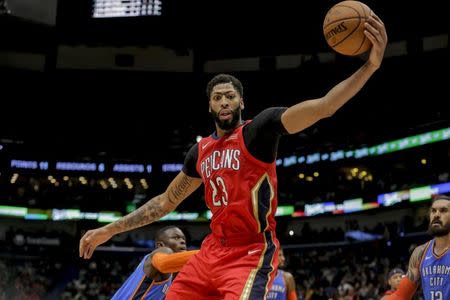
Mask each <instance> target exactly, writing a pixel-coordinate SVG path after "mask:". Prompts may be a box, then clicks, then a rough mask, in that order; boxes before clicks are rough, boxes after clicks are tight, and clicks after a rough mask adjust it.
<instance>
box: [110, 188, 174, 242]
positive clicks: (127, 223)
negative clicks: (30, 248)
mask: <svg viewBox="0 0 450 300" xmlns="http://www.w3.org/2000/svg"><path fill="white" fill-rule="evenodd" d="M175 207H176V206H175V205H173V204H171V203H170V201H169V198H168V196H167V192H165V193H163V194H161V195H158V196H156V197H154V198H152V199H150V200H149V201H147V203H145V204H144V205H142V206H141V207H139V208H138V209H137V210H135V211H133V212H131V213H129V214H128V215H126V216H124V217H122V218H120V219H119V220H117V221H115V222H113V223H111V224H108V225H107V226H105V228H106V229H107V230H108V231H109V232H110V233H111V235H115V234H118V233H121V232H124V231H129V230H132V229H134V228H138V227H142V226H145V225H148V224H150V223H153V222H155V221H157V220H159V219H161V218H162V217H164V216H165V215H167V214H168V213H170V212H171V211H173V210H174V209H175Z"/></svg>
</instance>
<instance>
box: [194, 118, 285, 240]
mask: <svg viewBox="0 0 450 300" xmlns="http://www.w3.org/2000/svg"><path fill="white" fill-rule="evenodd" d="M248 122H249V121H247V123H248ZM243 128H244V125H241V126H239V127H238V128H236V129H235V130H234V131H233V132H231V133H228V134H226V135H224V136H223V137H221V138H219V137H218V136H216V135H215V134H213V135H211V136H209V137H206V138H203V139H202V140H200V142H199V143H198V160H197V166H196V167H197V171H198V173H199V174H200V175H201V177H202V179H203V183H204V185H205V201H206V204H207V205H208V207H209V209H210V210H211V212H212V219H211V225H210V226H211V229H212V232H213V233H214V235H215V236H216V237H219V238H222V237H224V238H226V237H233V236H240V235H242V234H244V235H245V234H255V233H260V232H267V231H275V211H276V207H277V195H276V190H277V179H276V164H275V162H273V163H264V162H262V161H259V160H258V159H256V158H255V157H253V156H252V155H251V154H250V153H249V152H248V150H247V148H246V146H245V143H244V138H243V134H242V129H243Z"/></svg>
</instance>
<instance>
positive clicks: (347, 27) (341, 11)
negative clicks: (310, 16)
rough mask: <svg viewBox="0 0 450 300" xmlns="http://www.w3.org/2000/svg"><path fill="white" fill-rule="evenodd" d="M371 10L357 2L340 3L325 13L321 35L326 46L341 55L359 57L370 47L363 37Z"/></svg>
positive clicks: (366, 39)
mask: <svg viewBox="0 0 450 300" xmlns="http://www.w3.org/2000/svg"><path fill="white" fill-rule="evenodd" d="M370 12H371V9H370V8H369V7H368V6H367V5H366V4H364V3H362V2H359V1H342V2H339V3H337V4H336V5H334V6H333V7H332V8H330V10H329V11H328V12H327V14H326V16H325V19H324V22H323V34H324V35H325V39H326V41H327V43H328V45H329V46H330V47H331V48H333V49H334V50H335V51H336V52H338V53H340V54H343V55H349V56H354V55H359V54H361V53H364V52H366V51H367V50H369V49H370V47H371V46H372V43H371V42H370V40H369V39H368V38H367V37H366V36H365V34H364V30H365V25H364V23H365V22H366V21H367V20H368V19H369V16H370Z"/></svg>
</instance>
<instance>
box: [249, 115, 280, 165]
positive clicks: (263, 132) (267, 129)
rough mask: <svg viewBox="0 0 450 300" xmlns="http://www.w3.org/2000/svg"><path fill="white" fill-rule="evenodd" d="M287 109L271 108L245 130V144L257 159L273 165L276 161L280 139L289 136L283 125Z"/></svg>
mask: <svg viewBox="0 0 450 300" xmlns="http://www.w3.org/2000/svg"><path fill="white" fill-rule="evenodd" d="M286 109H287V107H271V108H267V109H265V110H263V111H262V112H261V113H259V114H258V115H257V116H256V117H255V118H254V119H253V121H252V122H250V123H249V124H247V125H245V127H244V129H243V135H244V142H245V146H246V147H247V149H248V151H249V152H250V154H252V155H253V156H254V157H255V158H257V159H259V160H261V161H263V162H266V163H271V162H273V161H274V160H275V158H276V156H277V151H278V143H279V141H280V137H281V136H283V135H286V134H288V132H287V131H286V128H284V126H283V124H282V123H281V115H282V114H283V112H285V111H286Z"/></svg>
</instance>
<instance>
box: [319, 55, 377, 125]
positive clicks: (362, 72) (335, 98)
mask: <svg viewBox="0 0 450 300" xmlns="http://www.w3.org/2000/svg"><path fill="white" fill-rule="evenodd" d="M376 70H377V67H375V66H373V65H371V64H370V63H369V62H366V63H365V64H364V65H363V66H362V67H361V68H359V69H358V70H357V71H356V72H355V73H353V74H352V76H350V77H348V78H347V79H345V80H344V81H342V82H340V83H339V84H337V85H336V86H334V87H333V88H332V89H331V90H330V91H329V92H328V93H327V94H326V95H325V96H324V97H323V101H324V103H323V105H324V106H326V108H327V109H326V111H327V114H328V115H330V116H331V115H333V114H334V113H335V112H336V111H337V110H338V109H339V108H341V107H342V106H343V105H344V104H345V103H346V102H347V101H349V100H350V99H351V98H352V97H353V96H355V95H356V94H357V93H358V92H359V91H360V90H361V89H362V87H363V86H364V85H365V84H366V82H367V81H368V80H369V78H370V77H371V76H372V75H373V73H374V72H375V71H376Z"/></svg>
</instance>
